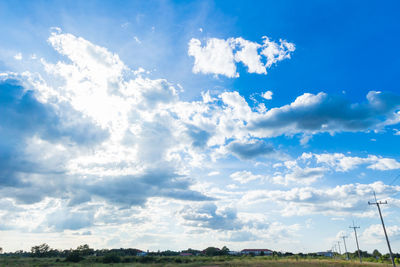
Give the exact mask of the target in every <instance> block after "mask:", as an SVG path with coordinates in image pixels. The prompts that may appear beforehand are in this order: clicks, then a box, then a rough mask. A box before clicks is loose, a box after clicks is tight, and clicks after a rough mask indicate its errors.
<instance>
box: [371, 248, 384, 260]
mask: <svg viewBox="0 0 400 267" xmlns="http://www.w3.org/2000/svg"><path fill="white" fill-rule="evenodd" d="M372 256H374V257H375V258H380V257H381V256H382V254H381V253H380V252H379V251H378V250H377V249H374V251H372Z"/></svg>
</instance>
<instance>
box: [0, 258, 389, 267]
mask: <svg viewBox="0 0 400 267" xmlns="http://www.w3.org/2000/svg"><path fill="white" fill-rule="evenodd" d="M98 258H99V257H97V258H95V257H89V258H87V259H84V260H82V261H80V262H79V263H71V262H65V261H64V259H62V258H29V257H0V266H1V267H2V266H37V267H50V266H76V267H81V266H92V267H97V266H99V267H100V266H116V267H123V266H136V267H161V266H163V267H164V266H166V267H167V266H170V267H172V266H181V267H200V266H202V267H217V266H218V267H219V266H221V267H224V266H225V267H241V266H243V267H262V266H266V267H285V266H295V267H390V266H392V265H391V264H389V263H372V262H367V263H362V264H360V263H359V262H356V261H345V260H331V259H287V258H286V259H285V258H281V259H278V258H272V257H159V258H158V259H154V258H153V259H152V261H151V262H148V263H140V262H126V261H133V260H136V259H137V258H133V257H131V258H129V257H127V258H123V259H122V261H125V262H121V263H101V262H97V261H98V260H99V259H98ZM157 261H158V262H157Z"/></svg>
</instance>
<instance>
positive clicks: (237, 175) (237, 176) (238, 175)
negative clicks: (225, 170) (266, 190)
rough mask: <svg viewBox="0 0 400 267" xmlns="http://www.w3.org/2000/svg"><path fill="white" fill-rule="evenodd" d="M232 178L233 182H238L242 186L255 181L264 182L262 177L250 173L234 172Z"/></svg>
mask: <svg viewBox="0 0 400 267" xmlns="http://www.w3.org/2000/svg"><path fill="white" fill-rule="evenodd" d="M230 177H231V178H232V180H234V181H237V182H239V183H241V184H245V183H248V182H250V181H254V180H262V179H263V178H264V177H263V176H262V175H254V174H253V173H251V172H249V171H240V172H234V173H232V174H231V175H230Z"/></svg>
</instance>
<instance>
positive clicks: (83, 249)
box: [75, 244, 94, 256]
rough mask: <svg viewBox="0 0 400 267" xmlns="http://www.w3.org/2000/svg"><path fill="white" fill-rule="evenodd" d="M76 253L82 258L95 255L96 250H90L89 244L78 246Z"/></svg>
mask: <svg viewBox="0 0 400 267" xmlns="http://www.w3.org/2000/svg"><path fill="white" fill-rule="evenodd" d="M75 251H77V252H78V254H79V255H81V256H89V255H92V254H93V253H94V250H93V249H91V248H89V245H88V244H85V245H80V246H78V247H77V248H76V250H75Z"/></svg>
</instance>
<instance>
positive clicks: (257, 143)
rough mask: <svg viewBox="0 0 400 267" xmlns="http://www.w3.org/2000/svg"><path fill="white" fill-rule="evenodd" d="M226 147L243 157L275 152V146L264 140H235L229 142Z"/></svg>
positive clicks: (249, 157) (248, 157)
mask: <svg viewBox="0 0 400 267" xmlns="http://www.w3.org/2000/svg"><path fill="white" fill-rule="evenodd" d="M226 148H227V149H228V151H230V152H231V153H233V154H234V155H236V156H237V157H239V158H241V159H251V158H255V157H257V156H262V155H267V154H271V153H272V152H274V149H273V147H272V146H271V145H269V144H267V143H265V142H264V141H262V140H252V141H250V142H246V143H241V142H238V141H234V142H231V143H229V144H228V145H227V147H226Z"/></svg>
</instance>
